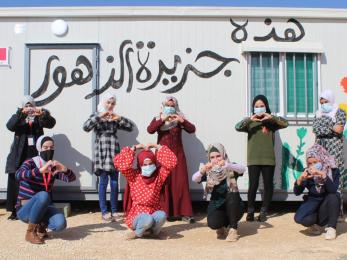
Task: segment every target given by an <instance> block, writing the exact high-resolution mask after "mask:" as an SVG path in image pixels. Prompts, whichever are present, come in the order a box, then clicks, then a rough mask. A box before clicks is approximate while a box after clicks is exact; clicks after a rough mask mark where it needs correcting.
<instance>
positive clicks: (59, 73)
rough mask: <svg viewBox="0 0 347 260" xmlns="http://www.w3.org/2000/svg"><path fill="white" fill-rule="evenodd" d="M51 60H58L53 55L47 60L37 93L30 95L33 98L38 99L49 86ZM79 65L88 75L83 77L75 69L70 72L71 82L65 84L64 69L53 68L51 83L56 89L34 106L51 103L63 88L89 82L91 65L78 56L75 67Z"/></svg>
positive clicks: (91, 74) (81, 72) (85, 58)
mask: <svg viewBox="0 0 347 260" xmlns="http://www.w3.org/2000/svg"><path fill="white" fill-rule="evenodd" d="M53 60H58V61H59V58H58V57H57V56H55V55H52V56H50V57H49V58H48V61H47V64H46V72H45V77H44V80H43V82H42V84H41V86H40V87H39V88H38V89H37V91H35V92H34V93H33V94H32V97H33V98H38V97H40V96H41V95H43V94H44V93H45V92H46V91H47V89H48V85H49V77H50V70H51V63H52V61H53ZM80 65H84V66H85V67H86V69H87V71H88V75H87V76H86V77H84V76H83V71H82V70H81V69H79V68H75V69H74V70H72V72H71V82H66V78H67V76H66V74H67V73H66V69H65V68H64V67H63V66H58V67H57V68H55V70H54V71H53V81H54V83H55V85H56V86H57V87H58V88H57V89H56V90H55V91H54V92H53V93H52V94H51V95H49V96H48V97H47V98H45V99H42V100H38V101H36V104H37V105H38V106H43V105H46V104H48V103H50V102H51V101H53V100H54V99H55V98H56V97H58V96H59V95H60V93H61V92H62V91H63V89H64V88H67V87H71V86H73V85H83V84H85V83H87V82H89V81H90V80H91V79H92V78H93V67H92V64H91V63H90V61H89V60H88V58H87V57H85V56H83V55H80V56H79V57H78V58H77V60H76V67H78V66H80Z"/></svg>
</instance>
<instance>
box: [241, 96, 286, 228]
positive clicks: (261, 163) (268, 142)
mask: <svg viewBox="0 0 347 260" xmlns="http://www.w3.org/2000/svg"><path fill="white" fill-rule="evenodd" d="M287 126H288V122H287V121H286V120H285V119H284V118H282V117H277V116H274V115H271V111H270V107H269V102H268V100H267V98H266V97H265V96H263V95H258V96H256V97H255V98H254V99H253V104H252V116H251V117H247V118H245V119H243V120H242V121H241V122H239V123H238V124H236V126H235V128H236V130H237V131H240V132H246V133H247V134H248V141H247V166H248V176H249V188H248V209H247V218H246V220H247V221H254V206H255V197H256V194H257V189H258V185H259V177H260V173H261V174H262V176H263V182H264V200H263V204H262V207H261V209H260V214H259V216H258V219H257V220H258V221H261V222H263V221H266V220H267V211H268V208H269V205H270V202H271V200H272V195H273V178H274V172H275V165H276V161H275V151H274V141H275V132H276V131H277V130H279V129H283V128H286V127H287Z"/></svg>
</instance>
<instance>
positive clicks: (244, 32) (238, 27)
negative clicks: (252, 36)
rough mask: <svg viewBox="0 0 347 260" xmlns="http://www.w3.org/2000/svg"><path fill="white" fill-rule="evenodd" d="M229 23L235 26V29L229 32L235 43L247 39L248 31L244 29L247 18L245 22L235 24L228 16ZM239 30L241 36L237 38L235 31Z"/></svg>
mask: <svg viewBox="0 0 347 260" xmlns="http://www.w3.org/2000/svg"><path fill="white" fill-rule="evenodd" d="M230 23H231V24H232V25H233V26H235V29H234V30H233V31H232V33H231V39H232V40H233V41H234V42H236V43H241V42H243V41H246V40H247V37H248V33H247V30H246V26H247V24H248V19H247V20H246V22H245V23H244V24H237V23H235V22H234V21H233V19H231V18H230ZM238 32H241V33H242V37H241V38H238V36H237V33H238Z"/></svg>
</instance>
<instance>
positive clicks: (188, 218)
mask: <svg viewBox="0 0 347 260" xmlns="http://www.w3.org/2000/svg"><path fill="white" fill-rule="evenodd" d="M182 221H184V222H187V223H189V224H194V223H195V219H194V218H193V217H186V216H184V217H182Z"/></svg>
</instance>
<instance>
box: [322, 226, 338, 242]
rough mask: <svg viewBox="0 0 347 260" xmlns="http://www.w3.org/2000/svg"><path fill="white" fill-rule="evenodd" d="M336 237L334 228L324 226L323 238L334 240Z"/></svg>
mask: <svg viewBox="0 0 347 260" xmlns="http://www.w3.org/2000/svg"><path fill="white" fill-rule="evenodd" d="M335 238H336V229H335V228H332V227H328V228H326V233H325V239H326V240H334V239H335Z"/></svg>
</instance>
